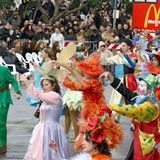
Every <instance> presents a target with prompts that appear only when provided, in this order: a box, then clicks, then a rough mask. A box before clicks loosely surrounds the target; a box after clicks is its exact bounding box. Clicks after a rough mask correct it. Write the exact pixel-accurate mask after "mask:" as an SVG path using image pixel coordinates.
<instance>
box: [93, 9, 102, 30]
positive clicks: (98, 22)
mask: <svg viewBox="0 0 160 160" xmlns="http://www.w3.org/2000/svg"><path fill="white" fill-rule="evenodd" d="M101 12H102V10H101V9H98V10H97V12H96V14H95V16H94V23H95V24H96V28H97V29H98V30H99V27H100V25H101V23H102V18H101Z"/></svg>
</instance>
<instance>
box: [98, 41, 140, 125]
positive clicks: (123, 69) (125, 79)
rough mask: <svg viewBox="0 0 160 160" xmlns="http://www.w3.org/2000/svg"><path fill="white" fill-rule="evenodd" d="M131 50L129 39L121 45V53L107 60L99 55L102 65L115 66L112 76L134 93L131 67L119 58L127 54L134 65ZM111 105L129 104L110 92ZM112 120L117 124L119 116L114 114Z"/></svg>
mask: <svg viewBox="0 0 160 160" xmlns="http://www.w3.org/2000/svg"><path fill="white" fill-rule="evenodd" d="M131 48H132V41H130V40H129V39H124V40H123V41H122V43H121V52H120V51H117V54H118V55H115V56H112V57H110V58H107V57H106V56H105V55H103V54H102V55H101V64H102V65H105V66H107V65H115V67H114V71H113V72H114V75H115V77H117V78H119V79H121V82H122V83H124V84H125V85H126V87H128V88H129V89H130V90H131V91H133V92H135V91H136V90H137V82H136V78H135V76H134V69H133V68H132V67H130V68H129V67H128V66H127V64H126V62H125V61H124V60H123V58H122V57H121V56H120V55H121V54H122V55H124V54H127V55H128V56H129V57H130V59H131V60H132V61H133V62H134V63H136V62H137V56H136V55H135V54H134V53H132V52H131ZM109 103H111V104H112V103H113V104H120V103H122V104H123V103H125V104H130V102H128V101H127V99H126V98H125V97H124V96H122V95H121V94H119V93H118V92H117V91H116V90H113V91H112V94H111V98H110V102H109ZM114 117H115V118H114V119H115V121H116V122H119V120H120V115H117V114H116V113H115V112H114Z"/></svg>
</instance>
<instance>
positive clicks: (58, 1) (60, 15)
mask: <svg viewBox="0 0 160 160" xmlns="http://www.w3.org/2000/svg"><path fill="white" fill-rule="evenodd" d="M75 1H77V0H71V1H70V3H69V5H68V6H67V8H66V10H65V11H63V12H62V13H60V14H58V11H59V5H60V0H55V11H54V15H53V17H51V18H50V19H48V16H47V13H46V11H45V10H44V9H43V8H42V6H41V4H40V3H39V2H38V0H29V2H30V3H32V4H33V5H35V6H36V7H37V8H38V10H40V11H41V13H42V19H43V21H44V22H45V23H53V22H54V21H55V20H56V19H59V18H61V17H65V16H66V15H69V14H71V13H74V12H77V11H78V10H81V9H82V8H83V7H84V6H86V5H88V3H89V2H90V1H92V0H88V1H87V3H86V4H83V0H79V1H80V3H79V6H78V7H77V8H73V9H70V6H71V5H72V4H73V3H74V2H75Z"/></svg>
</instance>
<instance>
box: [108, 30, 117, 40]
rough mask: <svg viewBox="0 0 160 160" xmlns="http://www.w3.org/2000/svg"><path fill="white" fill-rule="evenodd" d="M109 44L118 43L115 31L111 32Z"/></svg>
mask: <svg viewBox="0 0 160 160" xmlns="http://www.w3.org/2000/svg"><path fill="white" fill-rule="evenodd" d="M108 42H109V43H119V37H118V36H117V33H116V31H115V30H111V34H110V37H109V40H108Z"/></svg>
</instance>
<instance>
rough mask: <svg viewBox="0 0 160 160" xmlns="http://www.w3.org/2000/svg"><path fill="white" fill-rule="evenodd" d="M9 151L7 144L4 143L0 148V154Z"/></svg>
mask: <svg viewBox="0 0 160 160" xmlns="http://www.w3.org/2000/svg"><path fill="white" fill-rule="evenodd" d="M6 152H7V146H6V145H4V146H3V147H1V148H0V155H1V154H5V153H6Z"/></svg>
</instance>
